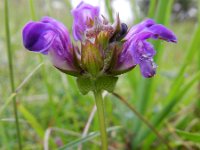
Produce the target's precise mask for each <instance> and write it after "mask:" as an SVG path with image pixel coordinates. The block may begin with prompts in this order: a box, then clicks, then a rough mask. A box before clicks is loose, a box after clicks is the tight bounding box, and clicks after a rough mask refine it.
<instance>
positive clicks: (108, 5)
mask: <svg viewBox="0 0 200 150" xmlns="http://www.w3.org/2000/svg"><path fill="white" fill-rule="evenodd" d="M105 5H106V10H107V12H108V16H109V20H110V22H113V21H114V19H113V14H112V12H113V11H112V7H111V1H110V0H105Z"/></svg>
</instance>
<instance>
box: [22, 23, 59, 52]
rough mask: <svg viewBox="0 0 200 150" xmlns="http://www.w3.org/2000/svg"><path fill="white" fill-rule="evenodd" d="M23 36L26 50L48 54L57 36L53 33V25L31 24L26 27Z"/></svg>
mask: <svg viewBox="0 0 200 150" xmlns="http://www.w3.org/2000/svg"><path fill="white" fill-rule="evenodd" d="M22 36H23V44H24V46H25V48H27V49H29V50H30V51H34V52H40V53H43V54H47V52H48V49H49V48H50V46H51V44H52V43H53V41H54V39H55V37H56V34H55V33H54V32H53V31H52V26H51V25H47V24H45V23H40V22H38V23H35V22H29V23H27V24H26V25H25V27H24V29H23V32H22Z"/></svg>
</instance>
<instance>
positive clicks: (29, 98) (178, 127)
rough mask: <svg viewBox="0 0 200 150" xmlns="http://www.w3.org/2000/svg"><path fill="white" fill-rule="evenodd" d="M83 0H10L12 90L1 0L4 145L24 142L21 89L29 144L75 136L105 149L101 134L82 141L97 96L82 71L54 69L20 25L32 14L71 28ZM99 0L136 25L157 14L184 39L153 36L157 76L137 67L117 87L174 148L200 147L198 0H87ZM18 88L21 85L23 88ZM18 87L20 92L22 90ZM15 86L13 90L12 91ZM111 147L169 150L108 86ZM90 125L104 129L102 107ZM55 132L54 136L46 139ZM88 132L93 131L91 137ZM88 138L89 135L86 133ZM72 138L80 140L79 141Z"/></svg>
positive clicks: (93, 148) (28, 147) (87, 148)
mask: <svg viewBox="0 0 200 150" xmlns="http://www.w3.org/2000/svg"><path fill="white" fill-rule="evenodd" d="M79 2H80V1H79V0H73V1H68V0H8V11H9V17H7V19H9V22H10V26H9V27H10V44H11V47H10V49H11V54H12V56H11V59H12V62H13V71H14V73H13V78H14V84H15V87H14V89H13V90H11V89H12V88H11V85H10V69H9V60H8V57H7V54H8V53H7V45H6V43H7V41H8V40H7V39H6V26H5V19H6V18H5V9H4V1H3V0H1V1H0V18H1V19H0V20H1V24H0V54H1V55H0V149H2V150H7V149H8V150H14V149H18V144H17V142H18V140H17V134H16V126H15V121H14V120H15V118H14V110H13V104H12V103H13V102H12V101H13V99H15V98H13V97H14V96H16V101H17V110H18V115H19V125H20V130H21V140H22V144H23V149H25V150H40V149H44V148H45V149H46V150H47V147H44V145H45V144H48V145H49V146H48V147H49V149H58V148H59V147H62V146H64V145H66V144H69V143H70V142H75V143H78V144H79V145H80V143H81V144H82V147H81V146H79V147H76V146H74V147H73V148H71V149H79V150H80V149H83V150H98V149H100V146H99V145H100V143H99V141H100V140H99V137H92V138H91V139H90V140H89V141H86V142H84V141H83V140H84V138H83V140H79V141H78V142H77V141H76V140H77V139H79V138H81V137H82V133H83V130H84V128H85V126H86V124H87V122H88V118H89V116H90V114H91V112H92V109H93V107H94V104H95V102H94V100H93V95H92V94H91V93H90V94H89V95H87V96H82V95H81V94H80V92H79V91H78V89H77V85H76V81H75V78H73V77H71V76H68V75H67V76H66V75H65V74H63V73H61V72H59V71H58V70H57V69H55V68H54V67H53V66H52V65H51V63H50V62H49V60H48V59H47V58H46V57H44V58H43V56H41V55H40V54H32V53H30V52H28V51H26V50H25V48H24V47H23V45H22V38H21V31H22V28H23V26H24V25H25V24H26V23H27V22H28V21H29V20H39V19H40V18H41V17H42V16H46V15H48V16H51V17H54V18H56V19H57V20H59V21H61V22H63V23H64V24H65V25H66V26H67V28H68V29H69V31H70V32H71V26H72V22H73V18H72V16H71V13H70V11H71V9H72V8H73V7H75V6H76V5H77V4H78V3H79ZM85 2H88V3H91V4H93V5H100V6H101V8H102V13H105V16H107V17H108V18H109V20H110V21H113V18H115V16H116V12H119V14H120V17H121V18H122V20H123V21H126V23H127V24H128V26H129V27H131V26H133V25H134V24H136V23H138V22H140V21H142V20H143V19H145V18H147V17H150V18H154V19H155V20H156V22H158V23H161V24H164V25H166V26H167V27H168V28H170V29H171V30H173V31H174V33H175V34H176V35H177V37H178V43H177V44H171V43H166V42H158V41H153V43H154V45H155V48H156V50H157V55H156V58H155V61H156V63H157V64H158V69H157V75H156V76H155V77H153V78H151V79H144V78H143V77H142V76H141V74H140V71H139V68H138V67H136V68H135V69H133V70H132V71H131V72H129V73H127V74H124V75H121V76H120V79H119V81H118V83H117V86H116V89H115V92H116V93H118V94H119V95H121V96H123V97H124V98H125V99H127V100H128V101H129V102H130V103H131V104H132V105H133V106H134V107H135V109H137V111H138V112H140V114H141V115H143V117H145V118H147V120H148V121H149V122H150V123H151V124H152V125H153V126H154V127H155V128H156V129H157V131H158V132H159V133H160V134H161V135H162V136H163V137H164V138H165V139H166V140H167V141H168V143H169V145H170V146H171V147H172V149H178V150H179V149H180V150H184V149H189V150H193V149H194V150H196V149H200V101H199V100H200V71H199V69H200V45H199V44H200V22H199V21H200V20H199V18H200V10H199V9H198V6H200V5H199V1H198V0H196V1H195V0H123V1H122V0H105V1H103V0H90V1H88V0H85ZM16 89H17V91H16ZM15 92H17V93H15ZM12 93H13V94H12ZM105 109H106V125H107V127H113V126H121V127H122V128H121V129H118V130H113V131H111V132H109V133H108V134H109V146H110V147H109V149H111V150H133V149H142V150H143V149H147V150H148V149H156V150H163V149H166V147H165V145H164V144H163V143H162V142H160V141H159V139H158V138H157V137H156V136H155V135H154V133H153V132H152V131H151V130H149V129H148V127H147V126H146V125H145V124H144V123H143V122H142V121H141V120H139V119H138V118H137V116H136V115H134V113H133V112H132V111H131V110H129V109H128V108H127V107H126V106H124V105H123V104H122V103H121V102H120V101H118V100H117V99H116V98H115V97H114V96H113V95H112V94H109V93H105ZM89 124H90V128H89V131H88V133H89V132H93V131H98V129H99V127H98V118H97V115H96V114H95V116H94V118H93V119H92V122H91V123H89ZM47 137H48V138H49V139H48V141H47V140H46V139H47ZM86 138H87V136H86ZM86 138H85V139H86ZM72 145H73V143H72Z"/></svg>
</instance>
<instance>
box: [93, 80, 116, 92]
mask: <svg viewBox="0 0 200 150" xmlns="http://www.w3.org/2000/svg"><path fill="white" fill-rule="evenodd" d="M117 80H118V77H112V76H103V77H99V78H98V79H97V80H96V90H106V91H108V92H113V90H114V88H115V85H116V83H117Z"/></svg>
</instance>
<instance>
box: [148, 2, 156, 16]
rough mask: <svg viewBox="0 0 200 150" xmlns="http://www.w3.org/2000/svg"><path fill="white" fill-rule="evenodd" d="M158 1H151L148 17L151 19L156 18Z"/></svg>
mask: <svg viewBox="0 0 200 150" xmlns="http://www.w3.org/2000/svg"><path fill="white" fill-rule="evenodd" d="M156 1H157V0H150V5H149V11H148V17H149V18H153V17H154V12H155V9H156Z"/></svg>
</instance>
